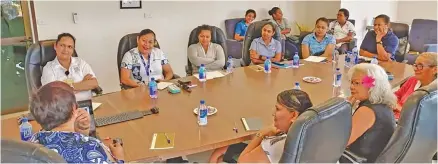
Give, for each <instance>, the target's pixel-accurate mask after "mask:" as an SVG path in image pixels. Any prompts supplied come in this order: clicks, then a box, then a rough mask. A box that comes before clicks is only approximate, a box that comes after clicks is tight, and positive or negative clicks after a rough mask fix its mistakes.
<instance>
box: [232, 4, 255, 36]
mask: <svg viewBox="0 0 438 164" xmlns="http://www.w3.org/2000/svg"><path fill="white" fill-rule="evenodd" d="M255 18H256V12H255V11H254V10H253V9H249V10H246V13H245V20H242V21H240V22H239V23H237V24H236V28H235V29H234V39H235V40H237V41H243V39H244V38H245V34H246V30H247V29H248V25H249V24H250V23H251V22H252V21H254V19H255Z"/></svg>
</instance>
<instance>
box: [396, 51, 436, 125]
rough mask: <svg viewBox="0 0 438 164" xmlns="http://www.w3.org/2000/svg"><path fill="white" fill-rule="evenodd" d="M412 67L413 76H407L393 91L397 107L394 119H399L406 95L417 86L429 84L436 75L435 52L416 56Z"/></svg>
mask: <svg viewBox="0 0 438 164" xmlns="http://www.w3.org/2000/svg"><path fill="white" fill-rule="evenodd" d="M412 66H413V67H414V71H415V76H413V77H411V78H409V79H408V80H407V81H406V82H405V83H404V84H403V85H402V86H401V87H400V89H398V90H397V91H396V92H395V96H397V108H396V109H395V110H394V113H395V117H396V119H399V117H400V112H401V109H402V107H403V104H404V103H405V102H406V100H407V99H408V97H409V96H410V95H411V94H412V93H413V92H414V91H415V90H417V89H418V88H420V87H422V86H426V85H429V84H430V83H432V82H433V81H434V80H436V77H437V68H436V67H437V53H434V52H425V53H422V54H421V55H420V56H418V57H417V59H416V60H415V64H413V65H412Z"/></svg>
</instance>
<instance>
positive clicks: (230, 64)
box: [227, 55, 234, 73]
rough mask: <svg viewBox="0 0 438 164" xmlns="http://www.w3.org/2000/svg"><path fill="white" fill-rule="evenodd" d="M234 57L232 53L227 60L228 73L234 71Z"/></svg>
mask: <svg viewBox="0 0 438 164" xmlns="http://www.w3.org/2000/svg"><path fill="white" fill-rule="evenodd" d="M233 65H234V63H233V57H232V56H231V55H230V56H228V60H227V73H232V72H233Z"/></svg>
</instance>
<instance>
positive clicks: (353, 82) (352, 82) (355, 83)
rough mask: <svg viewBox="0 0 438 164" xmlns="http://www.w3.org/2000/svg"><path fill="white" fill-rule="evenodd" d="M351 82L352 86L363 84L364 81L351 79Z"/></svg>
mask: <svg viewBox="0 0 438 164" xmlns="http://www.w3.org/2000/svg"><path fill="white" fill-rule="evenodd" d="M350 84H351V85H352V86H359V85H361V84H362V82H359V81H350Z"/></svg>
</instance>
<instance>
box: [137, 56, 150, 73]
mask: <svg viewBox="0 0 438 164" xmlns="http://www.w3.org/2000/svg"><path fill="white" fill-rule="evenodd" d="M140 58H141V62H142V63H143V66H144V69H145V70H146V75H147V76H148V77H149V74H150V72H151V70H150V66H151V54H149V56H148V64H146V63H145V62H144V58H143V55H142V54H141V53H140Z"/></svg>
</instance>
